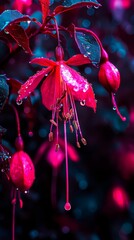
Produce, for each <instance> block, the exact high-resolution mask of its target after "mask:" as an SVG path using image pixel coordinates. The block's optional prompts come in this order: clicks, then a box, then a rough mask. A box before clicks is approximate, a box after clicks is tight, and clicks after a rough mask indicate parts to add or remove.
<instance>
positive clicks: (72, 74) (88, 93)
mask: <svg viewBox="0 0 134 240" xmlns="http://www.w3.org/2000/svg"><path fill="white" fill-rule="evenodd" d="M60 66H61V68H60V69H61V77H62V78H63V81H64V82H65V83H66V84H67V86H68V88H69V89H70V90H71V93H72V95H73V96H74V97H75V98H76V99H77V100H79V101H85V105H86V106H88V107H92V108H93V109H94V111H95V109H96V100H95V96H94V92H93V89H92V86H91V84H89V83H88V82H87V80H86V79H85V78H84V77H82V76H81V75H80V74H79V73H77V72H76V71H75V70H74V69H72V68H70V67H69V66H67V65H65V64H61V65H60Z"/></svg>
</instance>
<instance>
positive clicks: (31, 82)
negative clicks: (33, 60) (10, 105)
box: [16, 67, 52, 102]
mask: <svg viewBox="0 0 134 240" xmlns="http://www.w3.org/2000/svg"><path fill="white" fill-rule="evenodd" d="M51 69H52V68H51V67H49V68H47V69H42V70H41V71H39V72H37V73H36V74H34V75H33V76H31V77H30V78H29V79H28V80H27V81H26V82H25V83H24V84H23V85H22V86H21V88H20V90H19V96H18V97H17V100H16V101H17V102H19V101H21V100H22V99H24V98H25V97H28V96H29V95H30V94H31V92H33V91H34V89H35V88H36V87H37V85H38V84H39V83H40V81H41V80H42V79H43V77H45V75H46V74H47V73H48V72H50V71H51Z"/></svg>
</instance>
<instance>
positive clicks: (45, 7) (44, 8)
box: [39, 0, 50, 22]
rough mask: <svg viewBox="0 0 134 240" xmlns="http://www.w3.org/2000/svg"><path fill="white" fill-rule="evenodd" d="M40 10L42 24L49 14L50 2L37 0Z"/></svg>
mask: <svg viewBox="0 0 134 240" xmlns="http://www.w3.org/2000/svg"><path fill="white" fill-rule="evenodd" d="M39 1H40V4H41V8H42V18H43V22H45V20H46V17H47V16H48V14H49V5H50V0H39Z"/></svg>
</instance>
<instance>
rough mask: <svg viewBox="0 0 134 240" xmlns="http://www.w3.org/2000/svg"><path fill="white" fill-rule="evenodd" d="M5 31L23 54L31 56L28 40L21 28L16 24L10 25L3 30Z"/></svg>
mask: <svg viewBox="0 0 134 240" xmlns="http://www.w3.org/2000/svg"><path fill="white" fill-rule="evenodd" d="M5 31H6V32H8V33H9V34H10V35H11V36H12V37H13V38H14V39H15V41H16V42H17V43H18V45H19V46H21V47H22V48H23V49H24V50H25V52H27V53H30V54H32V52H31V49H30V46H29V38H28V36H27V34H26V32H25V30H24V29H23V28H22V27H21V26H19V25H18V24H10V25H8V26H7V27H6V28H5Z"/></svg>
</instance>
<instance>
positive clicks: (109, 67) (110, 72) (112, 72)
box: [99, 61, 120, 93]
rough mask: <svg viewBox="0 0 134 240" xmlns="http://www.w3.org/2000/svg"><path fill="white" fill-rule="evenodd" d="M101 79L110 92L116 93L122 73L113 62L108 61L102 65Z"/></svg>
mask: <svg viewBox="0 0 134 240" xmlns="http://www.w3.org/2000/svg"><path fill="white" fill-rule="evenodd" d="M99 81H100V83H101V84H102V86H103V87H104V88H105V89H106V90H107V91H108V92H110V93H114V92H116V91H117V90H118V88H119V86H120V73H119V71H118V69H117V68H116V67H115V66H114V65H113V64H112V63H111V62H109V61H106V62H104V63H102V64H101V66H100V71H99Z"/></svg>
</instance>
